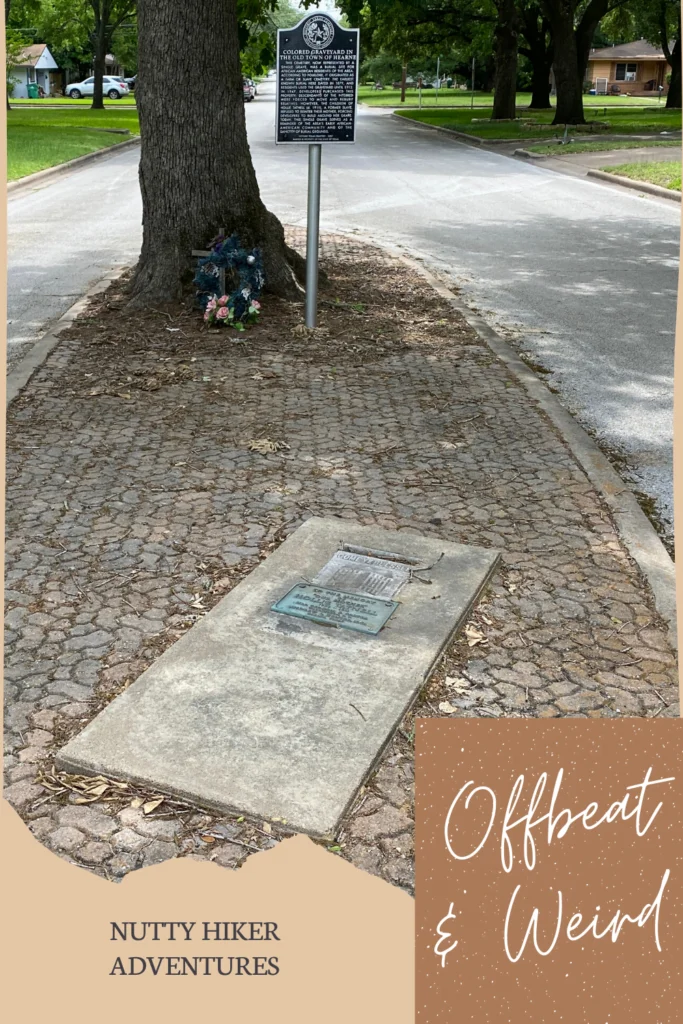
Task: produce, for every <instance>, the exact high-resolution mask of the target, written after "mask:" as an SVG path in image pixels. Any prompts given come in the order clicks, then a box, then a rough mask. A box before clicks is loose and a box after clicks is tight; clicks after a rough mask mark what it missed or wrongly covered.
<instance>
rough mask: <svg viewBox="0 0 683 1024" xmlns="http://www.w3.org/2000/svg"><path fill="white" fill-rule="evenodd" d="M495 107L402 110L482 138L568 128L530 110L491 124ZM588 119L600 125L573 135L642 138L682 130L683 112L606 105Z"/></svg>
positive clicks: (532, 135)
mask: <svg viewBox="0 0 683 1024" xmlns="http://www.w3.org/2000/svg"><path fill="white" fill-rule="evenodd" d="M491 109H492V108H491V107H489V108H487V109H485V110H474V111H471V110H458V109H455V108H451V109H450V110H448V109H442V110H428V111H424V110H421V111H420V110H405V111H403V110H402V111H398V113H399V114H400V115H401V116H402V117H406V118H408V119H410V120H414V121H420V122H422V123H423V124H433V125H437V126H438V127H440V128H447V129H450V130H452V131H459V132H465V133H466V134H467V135H475V136H477V137H478V138H481V139H509V140H511V141H514V140H516V139H539V140H540V139H548V138H554V137H557V136H559V135H563V134H564V126H562V125H556V126H553V125H552V124H551V122H552V120H553V117H554V114H553V112H552V111H551V110H548V111H542V112H538V113H529V111H528V110H524V109H519V108H518V110H517V115H518V117H519V118H520V120H518V121H489V120H487V118H489V117H490V114H491ZM588 114H589V117H588V120H595V121H597V122H598V123H597V124H595V125H593V126H592V128H591V126H590V125H587V126H576V127H570V129H569V131H570V133H571V134H572V135H577V134H584V133H586V132H594V133H595V134H600V135H605V134H616V135H633V134H635V135H638V134H646V133H651V134H656V133H659V132H664V131H666V132H672V131H680V129H681V112H680V110H678V111H676V110H665V109H664V108H663V107H660V108H659V109H658V108H657V107H652V108H650V109H647V110H644V109H643V108H638V109H635V110H629V109H628V108H624V107H622V108H621V109H619V108H618V107H614V108H613V109H606V108H605V107H604V104H603V105H602V106H601V107H600V108H598V109H593V110H589V111H588Z"/></svg>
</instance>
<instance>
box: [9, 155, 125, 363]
mask: <svg viewBox="0 0 683 1024" xmlns="http://www.w3.org/2000/svg"><path fill="white" fill-rule="evenodd" d="M138 159H139V150H138V148H137V147H133V148H132V149H129V150H123V152H121V153H117V154H116V155H115V156H111V157H108V158H106V159H102V160H99V161H95V162H94V163H92V164H85V165H84V166H83V167H81V168H80V169H78V170H76V171H74V172H73V173H72V174H69V175H65V176H64V177H59V178H56V179H54V180H53V181H48V182H43V183H39V184H36V185H34V186H33V187H32V188H30V189H27V190H25V189H20V190H19V191H17V192H11V193H10V194H9V196H8V203H7V219H8V227H7V236H8V237H7V260H8V273H7V320H8V324H7V363H8V366H10V367H11V366H12V365H14V363H16V362H17V361H18V359H19V358H20V357H21V356H22V355H23V354H24V353H25V352H26V351H27V350H28V349H29V348H30V346H31V344H32V343H33V342H35V341H36V340H37V339H38V338H40V337H41V336H42V335H43V334H44V333H45V330H46V329H47V327H48V326H49V325H50V323H51V322H52V321H53V320H56V319H58V318H59V317H60V316H61V315H62V313H65V312H66V310H67V309H68V308H69V307H70V306H72V305H73V303H74V302H76V300H77V299H79V298H80V297H81V296H82V295H83V293H84V292H86V291H87V290H88V288H89V287H90V286H91V285H93V284H95V282H97V281H99V280H100V279H101V278H102V277H104V276H105V274H107V273H108V272H109V271H110V270H112V269H113V268H114V267H117V266H122V265H124V266H125V265H127V264H131V263H134V262H135V260H136V259H137V256H138V254H139V252H140V243H141V240H142V227H141V218H142V201H141V198H140V190H139V187H138V170H137V164H138Z"/></svg>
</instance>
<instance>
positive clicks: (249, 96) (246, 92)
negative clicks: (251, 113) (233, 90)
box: [242, 78, 255, 103]
mask: <svg viewBox="0 0 683 1024" xmlns="http://www.w3.org/2000/svg"><path fill="white" fill-rule="evenodd" d="M254 95H255V93H254V89H253V86H251V85H250V84H249V79H248V78H243V79H242V98H243V100H244V102H245V103H251V101H252V100H253V98H254Z"/></svg>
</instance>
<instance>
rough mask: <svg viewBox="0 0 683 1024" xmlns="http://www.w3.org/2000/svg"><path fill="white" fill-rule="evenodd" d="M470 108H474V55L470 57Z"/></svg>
mask: <svg viewBox="0 0 683 1024" xmlns="http://www.w3.org/2000/svg"><path fill="white" fill-rule="evenodd" d="M470 109H471V110H474V57H473V58H472V102H471V103H470Z"/></svg>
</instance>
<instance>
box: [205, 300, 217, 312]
mask: <svg viewBox="0 0 683 1024" xmlns="http://www.w3.org/2000/svg"><path fill="white" fill-rule="evenodd" d="M206 308H207V310H208V311H209V312H211V310H212V309H215V308H216V300H215V299H209V301H208V302H207V304H206Z"/></svg>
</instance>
